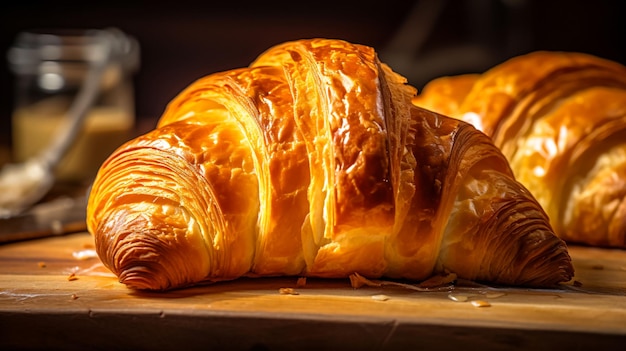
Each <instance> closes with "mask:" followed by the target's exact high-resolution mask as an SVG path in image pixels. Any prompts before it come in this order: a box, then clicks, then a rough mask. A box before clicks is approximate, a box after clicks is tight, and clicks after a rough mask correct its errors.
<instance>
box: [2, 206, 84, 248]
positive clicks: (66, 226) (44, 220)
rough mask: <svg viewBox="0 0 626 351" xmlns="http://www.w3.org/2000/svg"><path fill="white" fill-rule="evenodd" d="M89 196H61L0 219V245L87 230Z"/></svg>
mask: <svg viewBox="0 0 626 351" xmlns="http://www.w3.org/2000/svg"><path fill="white" fill-rule="evenodd" d="M86 208H87V200H86V198H85V197H77V198H71V197H61V198H57V199H54V200H50V201H48V202H43V203H41V204H38V205H36V206H33V207H32V208H31V209H30V210H28V211H26V212H24V213H22V214H20V215H17V216H13V217H8V218H1V219H0V244H5V243H10V242H16V241H22V240H30V239H38V238H43V237H49V236H57V235H64V234H69V233H76V232H80V231H85V230H87V223H86Z"/></svg>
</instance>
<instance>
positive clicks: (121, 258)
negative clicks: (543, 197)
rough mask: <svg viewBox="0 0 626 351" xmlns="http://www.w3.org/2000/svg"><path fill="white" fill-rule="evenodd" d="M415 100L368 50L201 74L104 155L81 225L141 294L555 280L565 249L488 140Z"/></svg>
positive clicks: (300, 54)
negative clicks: (280, 278)
mask: <svg viewBox="0 0 626 351" xmlns="http://www.w3.org/2000/svg"><path fill="white" fill-rule="evenodd" d="M414 96H415V89H414V88H412V87H411V86H409V85H407V84H406V81H405V79H404V78H403V77H401V76H400V75H398V74H396V73H394V72H393V71H392V70H391V69H390V68H389V67H387V66H386V65H384V64H383V63H381V62H380V61H379V60H378V58H377V56H376V53H375V51H374V50H373V49H372V48H369V47H366V46H362V45H356V44H351V43H347V42H345V41H339V40H328V39H311V40H300V41H294V42H287V43H284V44H281V45H277V46H275V47H273V48H271V49H269V50H268V51H266V52H265V53H263V54H262V55H260V56H259V58H258V59H257V60H256V61H255V62H254V63H252V65H251V66H250V67H248V68H242V69H236V70H231V71H226V72H220V73H215V74H212V75H209V76H207V77H204V78H202V79H199V80H198V81H196V82H194V83H193V84H191V85H190V86H189V87H188V88H187V89H185V90H184V91H183V92H181V93H180V94H179V95H178V96H177V97H176V98H174V99H173V100H172V101H171V102H170V104H169V105H168V107H167V109H166V111H165V112H164V114H163V116H162V117H161V119H160V120H159V123H158V126H157V128H156V129H155V130H153V131H151V132H149V133H147V134H146V135H143V136H141V137H139V138H137V139H134V140H131V141H129V142H128V143H127V144H125V145H123V146H122V147H120V148H119V149H118V150H117V151H115V152H114V153H113V154H112V155H111V156H110V157H109V159H108V160H107V161H106V162H105V163H104V164H103V165H102V167H101V169H100V171H99V173H98V176H97V178H96V181H95V182H94V185H93V187H92V191H91V195H90V199H89V204H88V227H89V230H90V232H92V233H93V234H94V236H95V240H96V245H97V251H98V253H99V255H100V257H101V259H102V261H103V263H104V264H105V265H106V266H107V267H109V268H110V269H111V270H112V271H113V272H114V273H115V274H117V275H118V276H119V278H120V281H122V282H123V283H125V284H127V285H128V286H129V287H131V288H137V289H154V290H167V289H171V288H177V287H182V286H188V285H192V284H197V283H199V282H202V281H205V280H212V281H216V280H224V279H235V278H237V277H240V276H244V275H247V276H273V275H303V276H316V277H335V278H339V277H343V278H345V277H348V276H349V275H350V274H352V273H355V272H356V273H359V274H361V275H363V276H366V277H371V278H377V277H383V276H385V277H390V278H409V279H415V280H421V279H426V278H428V277H430V276H431V275H432V274H435V273H438V272H443V271H450V270H453V271H454V272H455V273H457V274H458V275H459V276H460V277H462V278H466V279H474V280H481V281H488V282H492V283H502V284H512V285H529V286H551V285H554V284H558V283H560V282H565V281H568V280H570V279H571V278H572V276H573V269H572V266H571V262H570V258H569V255H568V253H567V248H566V246H565V244H564V243H563V242H562V241H561V240H560V239H558V238H557V237H556V236H555V235H554V233H553V232H552V231H551V228H550V226H549V224H548V222H547V219H546V218H545V214H544V213H543V211H542V210H541V208H540V206H539V205H538V203H537V202H536V201H535V200H534V199H533V198H532V196H530V195H529V193H528V191H527V190H526V189H525V188H524V187H522V186H521V185H520V184H519V183H518V182H517V181H515V179H514V178H513V176H512V171H511V169H510V167H509V165H508V163H507V161H506V159H505V158H504V157H503V155H502V154H501V152H500V151H499V150H498V149H497V148H496V147H495V146H494V145H493V143H492V142H491V140H490V139H489V138H488V137H486V136H485V135H484V134H483V133H481V132H479V131H477V130H476V129H475V128H474V127H472V126H471V125H470V124H467V123H465V122H462V121H459V120H456V119H452V118H448V117H444V116H442V115H440V114H436V113H433V112H430V111H426V110H424V109H421V108H418V107H416V106H414V105H413V104H411V99H412V98H413V97H414ZM492 184H499V185H498V186H497V187H492ZM468 221H469V222H468ZM467 223H471V225H467ZM485 224H487V225H485Z"/></svg>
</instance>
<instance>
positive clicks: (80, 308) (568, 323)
mask: <svg viewBox="0 0 626 351" xmlns="http://www.w3.org/2000/svg"><path fill="white" fill-rule="evenodd" d="M570 254H571V256H572V258H573V260H574V266H575V269H576V277H575V280H576V281H577V282H578V283H580V284H578V283H577V284H575V285H577V286H574V284H567V285H565V286H563V288H559V289H521V288H502V287H487V286H478V285H475V286H470V285H464V286H459V285H456V286H453V287H448V288H445V289H434V290H432V291H417V290H413V289H408V288H406V287H401V286H393V285H391V286H387V285H385V286H381V287H372V286H364V287H361V288H358V289H355V288H352V287H351V285H350V282H349V280H348V279H345V280H342V279H340V280H323V279H308V280H307V281H306V284H305V285H304V286H302V285H298V284H297V278H295V277H294V278H291V277H289V278H271V279H265V278H262V279H240V280H236V281H232V282H222V283H216V284H212V285H207V286H202V287H194V288H190V289H184V290H178V291H173V292H168V293H146V292H137V291H133V290H130V289H127V288H126V287H125V286H123V285H122V284H120V283H118V282H117V280H116V278H115V277H114V276H113V275H112V274H111V273H110V272H109V271H108V270H106V268H104V267H103V266H102V264H101V263H100V260H99V259H98V258H97V257H96V256H95V254H94V251H93V241H92V238H91V236H89V234H87V233H75V234H70V235H64V236H59V237H51V238H46V239H38V240H32V241H24V242H18V243H12V244H6V245H1V246H0V350H9V349H55V348H61V349H106V350H109V349H120V348H121V349H149V350H171V349H176V350H185V351H186V350H192V349H202V350H331V349H341V350H397V349H400V350H407V349H409V350H421V349H424V350H449V349H468V348H469V349H472V350H474V349H477V348H476V347H480V348H481V349H483V350H500V349H501V350H510V349H519V350H527V349H532V350H558V349H563V350H572V349H577V350H579V349H590V348H592V349H593V350H604V349H609V347H611V348H613V349H615V350H617V349H623V347H624V345H626V250H608V249H598V248H586V247H577V246H570ZM578 285H580V286H578ZM281 288H293V292H294V294H284V293H281V291H280V289H281ZM283 292H284V291H283ZM454 298H456V299H457V300H458V299H461V300H466V301H454ZM475 300H481V301H485V302H488V303H489V304H490V306H488V307H476V306H475V305H474V304H472V301H475Z"/></svg>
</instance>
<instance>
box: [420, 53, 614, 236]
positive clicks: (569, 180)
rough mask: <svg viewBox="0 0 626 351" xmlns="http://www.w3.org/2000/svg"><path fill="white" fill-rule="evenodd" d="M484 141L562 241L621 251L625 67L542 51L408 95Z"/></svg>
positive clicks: (443, 79) (445, 79)
mask: <svg viewBox="0 0 626 351" xmlns="http://www.w3.org/2000/svg"><path fill="white" fill-rule="evenodd" d="M413 102H414V103H415V104H416V105H418V106H421V107H424V108H427V109H430V110H433V111H437V112H440V113H445V114H446V115H449V116H453V117H456V118H459V119H462V120H465V121H467V122H470V123H472V124H474V126H476V127H477V128H478V129H481V130H482V131H484V132H485V133H486V134H488V135H490V136H491V137H492V138H493V140H494V143H495V144H496V146H498V147H499V148H501V150H502V151H503V153H504V155H505V156H506V157H507V159H508V160H509V162H510V164H511V168H512V169H513V171H514V173H515V175H516V177H517V179H518V180H519V181H520V182H521V183H523V184H524V185H525V186H526V188H527V189H529V190H530V191H531V193H532V194H533V195H534V196H535V197H536V198H537V200H538V201H539V203H540V204H541V205H542V207H543V208H544V209H545V210H546V212H547V213H548V215H549V218H550V220H551V224H552V226H553V228H554V229H555V231H556V233H557V234H558V235H560V236H561V237H562V238H564V239H565V240H566V241H570V242H577V243H583V244H588V245H597V246H610V247H622V248H626V201H625V196H626V67H624V66H623V65H620V64H618V63H617V62H613V61H609V60H606V59H602V58H599V57H596V56H591V55H587V54H582V53H574V52H548V51H538V52H533V53H530V54H526V55H522V56H518V57H515V58H512V59H510V60H508V61H506V62H503V63H501V64H500V65H498V66H496V67H494V68H492V69H490V70H488V71H487V72H485V73H483V74H468V75H462V76H450V77H441V78H439V79H435V80H433V81H431V82H429V83H428V84H427V85H426V86H425V87H424V90H423V91H422V92H421V93H420V94H419V95H418V96H416V97H415V98H414V99H413Z"/></svg>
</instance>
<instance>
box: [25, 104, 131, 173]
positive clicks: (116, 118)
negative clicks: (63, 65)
mask: <svg viewBox="0 0 626 351" xmlns="http://www.w3.org/2000/svg"><path fill="white" fill-rule="evenodd" d="M48 107H54V106H48ZM57 107H58V106H57ZM66 121H67V115H66V114H65V111H60V109H59V108H42V106H31V107H22V108H19V109H16V110H15V111H14V113H13V154H14V158H15V160H16V161H17V162H20V161H25V160H26V159H28V158H29V157H32V156H34V155H36V154H37V153H39V152H40V151H41V150H42V149H44V148H47V147H50V143H51V142H52V141H53V139H54V138H55V137H56V136H57V135H58V134H59V133H60V132H61V128H63V127H64V124H65V122H66ZM133 128H134V118H133V116H132V115H131V114H130V113H128V112H127V111H126V110H123V109H121V108H116V107H94V108H92V109H91V110H90V111H89V112H88V114H87V115H86V116H85V120H84V122H83V128H82V129H81V131H80V132H79V134H78V135H77V137H76V140H75V141H74V144H73V145H72V146H71V147H70V149H69V150H68V151H67V153H66V154H65V156H64V157H63V158H62V160H61V162H60V163H59V165H58V167H57V168H56V170H55V176H56V177H57V179H58V180H60V181H64V182H84V181H90V180H91V179H92V178H93V177H95V175H96V173H97V171H98V169H99V168H100V165H101V164H102V162H104V161H105V160H106V158H107V157H108V156H109V155H110V154H111V153H112V152H113V151H114V150H115V149H116V148H117V147H119V146H120V145H122V144H123V143H124V142H126V141H127V140H129V139H130V138H131V137H132V132H133Z"/></svg>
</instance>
